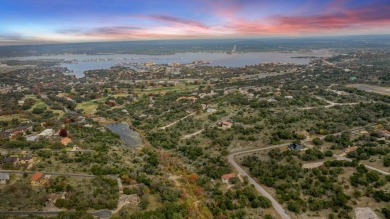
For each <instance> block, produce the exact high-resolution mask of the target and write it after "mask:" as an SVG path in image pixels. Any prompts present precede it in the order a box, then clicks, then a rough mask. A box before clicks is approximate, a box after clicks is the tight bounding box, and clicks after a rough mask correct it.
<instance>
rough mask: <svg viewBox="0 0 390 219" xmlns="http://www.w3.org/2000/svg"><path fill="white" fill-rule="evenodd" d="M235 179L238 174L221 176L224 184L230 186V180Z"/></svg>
mask: <svg viewBox="0 0 390 219" xmlns="http://www.w3.org/2000/svg"><path fill="white" fill-rule="evenodd" d="M234 177H236V174H235V173H228V174H223V175H222V176H221V180H222V182H223V183H226V184H228V183H229V180H230V179H231V178H234Z"/></svg>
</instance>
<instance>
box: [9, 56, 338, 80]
mask: <svg viewBox="0 0 390 219" xmlns="http://www.w3.org/2000/svg"><path fill="white" fill-rule="evenodd" d="M329 55H330V54H329V53H328V52H327V51H316V52H310V53H298V52H297V53H287V52H286V53H284V52H250V53H235V54H226V53H176V54H172V55H136V54H105V55H75V54H66V55H53V56H30V57H16V58H7V59H14V60H36V59H64V60H78V62H77V63H62V64H61V66H63V67H67V68H68V69H69V70H71V71H73V72H72V73H71V74H74V75H76V77H78V78H80V77H83V76H84V71H86V70H94V69H108V68H110V67H112V66H114V65H117V64H119V63H122V62H127V63H129V62H131V63H144V62H155V63H158V64H168V63H180V64H186V63H191V62H193V61H196V60H202V61H208V62H210V64H209V65H210V66H225V67H244V66H246V65H255V64H259V63H267V62H280V63H294V64H308V63H309V62H310V60H311V59H310V58H298V59H297V58H292V57H296V56H316V57H324V56H329ZM105 59H109V60H105Z"/></svg>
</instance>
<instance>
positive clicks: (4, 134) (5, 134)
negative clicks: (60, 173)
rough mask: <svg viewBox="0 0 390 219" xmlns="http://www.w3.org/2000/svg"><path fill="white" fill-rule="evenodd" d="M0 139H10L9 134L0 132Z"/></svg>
mask: <svg viewBox="0 0 390 219" xmlns="http://www.w3.org/2000/svg"><path fill="white" fill-rule="evenodd" d="M0 138H11V132H9V131H5V132H0Z"/></svg>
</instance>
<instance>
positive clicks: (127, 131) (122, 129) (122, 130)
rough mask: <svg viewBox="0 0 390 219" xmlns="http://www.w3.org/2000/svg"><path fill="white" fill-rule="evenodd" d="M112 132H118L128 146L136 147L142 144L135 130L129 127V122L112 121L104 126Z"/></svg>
mask: <svg viewBox="0 0 390 219" xmlns="http://www.w3.org/2000/svg"><path fill="white" fill-rule="evenodd" d="M105 127H106V128H108V129H109V130H111V131H112V132H114V133H116V134H118V135H119V136H120V138H121V139H122V141H124V142H125V144H126V145H127V146H129V147H137V146H140V145H142V138H141V136H140V135H139V133H138V132H137V131H135V130H134V129H132V128H130V126H129V124H127V123H125V122H123V123H113V124H108V125H106V126H105Z"/></svg>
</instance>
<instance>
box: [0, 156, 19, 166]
mask: <svg viewBox="0 0 390 219" xmlns="http://www.w3.org/2000/svg"><path fill="white" fill-rule="evenodd" d="M18 161H19V158H18V157H5V158H3V160H2V161H1V162H0V164H9V163H12V164H16V163H17V162H18Z"/></svg>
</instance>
